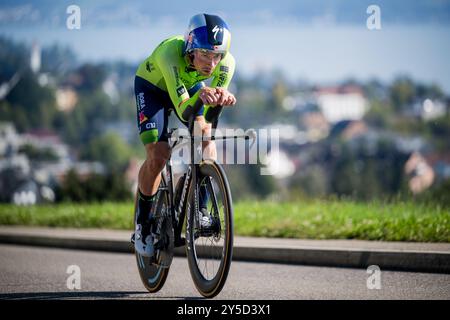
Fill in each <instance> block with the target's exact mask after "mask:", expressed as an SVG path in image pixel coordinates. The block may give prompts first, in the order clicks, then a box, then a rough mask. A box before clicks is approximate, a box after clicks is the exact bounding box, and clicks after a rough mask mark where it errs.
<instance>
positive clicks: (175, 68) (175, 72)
mask: <svg viewBox="0 0 450 320" xmlns="http://www.w3.org/2000/svg"><path fill="white" fill-rule="evenodd" d="M172 69H173V74H174V75H175V82H176V86H177V87H178V86H179V85H180V74H179V72H178V68H177V67H173V68H172Z"/></svg>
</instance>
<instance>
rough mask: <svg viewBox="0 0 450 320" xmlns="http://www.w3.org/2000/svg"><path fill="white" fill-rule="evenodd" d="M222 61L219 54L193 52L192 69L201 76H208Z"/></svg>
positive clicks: (201, 51) (200, 51)
mask: <svg viewBox="0 0 450 320" xmlns="http://www.w3.org/2000/svg"><path fill="white" fill-rule="evenodd" d="M221 59H222V54H221V53H215V52H211V51H208V50H201V49H199V50H194V61H193V64H194V67H195V69H196V70H197V71H198V72H199V73H200V74H201V75H202V76H209V75H211V73H212V72H213V71H214V69H215V68H216V66H217V64H218V63H219V62H220V60H221Z"/></svg>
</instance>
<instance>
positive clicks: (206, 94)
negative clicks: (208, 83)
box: [199, 87, 220, 106]
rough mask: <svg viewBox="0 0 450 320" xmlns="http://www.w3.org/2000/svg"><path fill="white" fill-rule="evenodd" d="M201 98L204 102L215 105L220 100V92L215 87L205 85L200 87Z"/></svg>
mask: <svg viewBox="0 0 450 320" xmlns="http://www.w3.org/2000/svg"><path fill="white" fill-rule="evenodd" d="M199 98H200V99H201V100H202V102H203V104H208V105H212V106H215V105H217V102H218V101H219V98H220V94H219V93H217V91H216V89H215V88H210V87H203V88H201V89H200V94H199Z"/></svg>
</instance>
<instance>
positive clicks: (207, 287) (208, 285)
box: [186, 161, 233, 298]
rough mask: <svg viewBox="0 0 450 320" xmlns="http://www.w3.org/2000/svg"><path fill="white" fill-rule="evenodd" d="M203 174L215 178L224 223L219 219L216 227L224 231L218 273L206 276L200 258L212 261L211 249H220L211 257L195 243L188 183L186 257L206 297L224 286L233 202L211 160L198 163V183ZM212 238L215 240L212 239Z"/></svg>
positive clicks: (230, 250)
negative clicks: (218, 226)
mask: <svg viewBox="0 0 450 320" xmlns="http://www.w3.org/2000/svg"><path fill="white" fill-rule="evenodd" d="M206 177H210V178H211V179H213V180H215V181H216V184H217V188H219V189H220V192H221V194H222V196H221V198H222V202H223V205H222V207H223V222H222V221H220V228H219V229H220V232H222V230H223V231H224V232H223V234H224V239H223V248H222V249H221V250H222V251H221V255H220V264H219V266H218V268H217V272H216V273H215V275H213V276H212V277H210V278H206V277H205V270H201V267H200V264H203V262H201V261H200V260H205V261H208V260H211V261H215V259H213V258H215V257H213V254H214V255H215V253H213V251H215V252H216V253H217V252H218V251H219V250H213V251H211V256H209V253H208V250H209V249H208V248H207V247H206V246H204V247H203V248H202V247H201V246H197V245H196V240H198V239H199V238H200V237H199V238H196V234H198V230H197V228H198V226H197V227H196V222H195V220H194V219H195V216H194V212H191V211H192V210H191V208H193V207H195V206H193V205H192V203H193V195H194V185H193V184H191V186H190V188H189V194H188V204H187V206H186V207H187V208H186V210H187V211H186V214H187V226H186V255H187V257H188V263H189V270H190V273H191V277H192V279H193V281H194V284H195V286H196V288H197V290H198V291H199V292H200V294H201V295H202V296H204V297H206V298H212V297H214V296H216V295H217V294H219V293H220V291H221V290H222V288H223V286H224V285H225V282H226V279H227V277H228V272H229V269H230V265H231V259H232V255H233V205H232V199H231V192H230V187H229V184H228V180H227V178H226V175H225V172H224V170H223V168H222V167H221V166H220V165H219V164H218V163H216V162H214V161H204V162H202V163H201V164H200V165H199V176H198V179H197V183H200V182H201V181H202V179H205V178H206ZM219 211H220V210H219ZM219 213H220V212H219ZM220 219H221V218H220ZM222 224H223V226H222ZM214 241H216V240H215V239H214ZM219 241H220V239H219ZM205 257H206V258H205ZM209 258H211V259H209ZM205 263H206V262H205ZM206 269H207V268H206ZM207 272H208V270H207Z"/></svg>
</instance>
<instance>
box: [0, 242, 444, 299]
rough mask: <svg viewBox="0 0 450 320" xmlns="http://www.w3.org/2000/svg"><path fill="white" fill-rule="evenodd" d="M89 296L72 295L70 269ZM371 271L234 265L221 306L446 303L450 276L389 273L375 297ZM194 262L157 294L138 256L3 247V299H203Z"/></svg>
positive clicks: (176, 264) (182, 263)
mask: <svg viewBox="0 0 450 320" xmlns="http://www.w3.org/2000/svg"><path fill="white" fill-rule="evenodd" d="M71 265H76V266H78V267H79V268H80V269H79V270H80V275H81V277H80V278H81V282H80V285H81V289H79V290H78V289H73V290H71V289H68V287H67V279H68V278H69V277H70V276H71V275H72V274H69V273H67V271H68V267H69V266H71ZM370 276H371V274H368V273H367V271H366V270H364V269H349V268H327V267H311V266H298V265H283V264H270V263H254V262H236V261H235V262H233V263H232V266H231V270H230V273H229V276H228V280H227V283H226V284H225V287H224V289H223V290H222V292H221V293H220V294H219V295H218V296H217V297H216V299H269V300H270V299H446V300H450V275H448V274H431V273H413V272H392V271H383V270H381V275H380V285H381V288H380V289H372V290H369V289H368V288H367V279H368V278H369V277H370ZM200 297H201V296H200V294H199V293H198V292H197V290H196V289H195V287H194V284H193V282H192V280H191V277H190V273H189V269H188V265H187V261H186V259H184V258H175V259H174V261H173V265H172V267H171V270H170V273H169V276H168V279H167V281H166V284H165V286H164V288H163V289H162V290H161V291H160V292H158V293H156V294H149V293H148V292H147V291H146V290H145V288H144V287H143V285H142V284H141V281H140V278H139V274H138V271H137V267H136V263H135V258H134V255H132V254H119V253H105V252H93V251H78V250H63V249H52V248H39V247H25V246H15V245H0V299H80V298H81V299H197V298H200Z"/></svg>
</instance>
